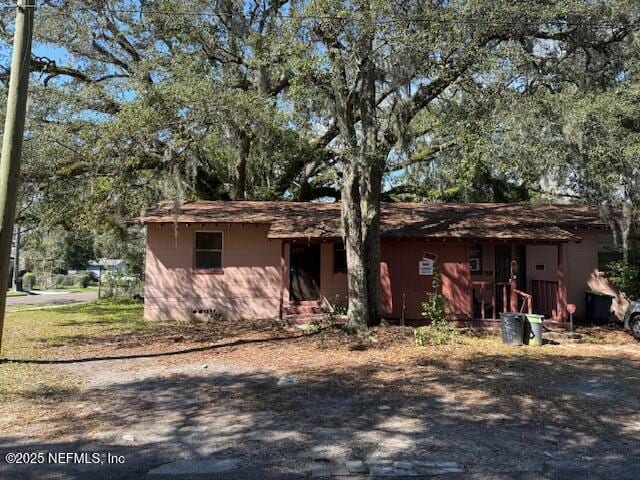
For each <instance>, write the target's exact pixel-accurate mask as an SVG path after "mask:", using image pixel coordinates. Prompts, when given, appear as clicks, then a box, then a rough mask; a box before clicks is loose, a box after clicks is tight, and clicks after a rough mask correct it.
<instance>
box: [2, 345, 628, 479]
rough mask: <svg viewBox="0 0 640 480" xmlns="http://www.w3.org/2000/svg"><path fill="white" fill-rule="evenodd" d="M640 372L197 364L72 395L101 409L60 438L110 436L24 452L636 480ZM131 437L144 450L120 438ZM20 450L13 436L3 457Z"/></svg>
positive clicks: (266, 466) (293, 468)
mask: <svg viewBox="0 0 640 480" xmlns="http://www.w3.org/2000/svg"><path fill="white" fill-rule="evenodd" d="M327 354H330V352H328V353H327ZM106 363H109V362H106ZM639 367H640V365H639V364H638V362H637V361H633V360H624V359H620V358H601V357H593V356H591V357H587V356H582V357H571V358H568V357H566V356H562V355H551V354H550V355H545V356H541V357H535V356H527V357H508V356H505V355H494V354H476V355H472V356H470V357H469V358H467V359H465V360H462V361H459V362H452V361H449V360H446V359H443V358H439V357H436V356H433V357H429V356H425V358H423V359H422V360H421V361H419V362H418V363H417V364H412V365H392V366H389V365H365V366H359V367H347V366H346V367H344V368H342V369H328V368H323V366H322V365H318V366H317V367H316V368H313V369H309V370H305V371H300V372H296V373H297V374H298V375H299V382H298V383H297V384H294V385H287V386H279V385H278V376H276V375H273V374H272V373H269V372H254V371H251V372H243V371H235V370H234V371H225V370H224V369H219V370H215V369H204V368H196V367H193V366H191V367H190V368H189V369H186V370H184V371H183V372H177V373H176V372H175V371H172V372H166V373H163V374H160V375H159V374H157V373H152V374H150V375H148V376H144V378H136V379H127V378H122V379H120V381H118V380H114V381H115V382H116V383H113V384H110V385H106V386H99V387H94V388H92V389H89V390H86V391H83V392H81V393H79V394H77V395H76V396H74V398H73V399H66V400H65V401H67V402H70V403H71V402H73V403H74V404H75V403H78V402H82V403H84V404H90V405H96V406H99V408H100V410H99V411H96V412H93V413H91V414H89V415H87V416H85V417H83V418H82V421H79V420H78V419H77V418H75V417H74V416H73V415H71V416H69V417H68V418H65V419H61V418H56V419H52V420H51V425H50V427H51V431H52V432H55V430H56V429H59V428H61V427H64V426H65V423H66V424H67V425H66V427H68V428H71V429H72V430H73V429H76V431H77V430H78V429H80V430H82V428H83V427H82V425H83V423H82V422H85V423H91V422H96V423H97V424H98V425H99V430H100V431H102V432H109V433H108V434H106V435H105V436H103V437H102V439H101V440H99V441H98V440H95V441H90V440H87V441H84V442H77V443H50V444H37V445H31V446H29V447H28V448H29V449H41V450H42V449H46V450H61V449H62V450H65V451H77V450H80V449H87V448H93V449H95V450H99V449H102V450H104V451H111V450H115V451H118V452H122V453H121V454H123V455H126V456H127V458H128V461H127V463H126V464H125V465H118V466H109V468H107V469H103V470H100V469H99V468H97V467H88V466H84V467H78V466H74V467H72V468H71V467H68V468H67V469H66V470H65V467H62V468H60V469H58V470H57V471H59V472H61V476H60V478H86V477H82V476H75V475H77V474H78V472H79V473H80V474H82V475H85V476H86V475H87V474H89V473H90V475H91V477H92V478H94V479H96V480H97V479H99V478H142V477H143V476H144V472H146V471H147V470H148V469H149V468H151V467H153V466H155V465H158V464H162V463H167V462H169V461H172V460H176V459H181V458H204V457H208V456H215V457H217V458H229V457H234V458H240V459H242V462H243V467H242V468H244V469H245V470H246V471H245V472H244V473H243V474H242V478H251V472H253V473H254V474H256V475H257V474H258V473H261V474H262V477H264V478H267V477H269V475H271V473H273V472H280V473H282V474H283V475H284V473H286V472H289V473H291V472H306V471H307V470H308V468H309V467H310V466H312V465H313V464H314V463H313V462H314V458H316V459H317V457H327V458H328V459H330V460H339V459H349V458H358V459H365V460H371V459H387V458H388V459H393V460H403V459H404V460H416V459H427V460H432V461H456V462H459V463H460V464H462V465H464V467H465V469H466V470H467V473H468V474H469V475H476V477H475V478H488V475H489V474H490V473H491V474H495V475H497V476H496V477H494V478H523V477H524V476H525V475H530V476H532V477H531V478H563V479H564V478H566V479H572V478H576V479H578V478H580V479H599V478H602V479H604V478H607V479H609V478H616V479H627V478H628V479H637V478H638V475H639V474H640V457H639V455H640V414H639V413H638V412H639V411H640V368H639ZM96 368H109V367H108V366H107V367H105V366H102V367H98V366H96ZM56 401H62V400H60V399H56ZM125 433H130V434H132V435H133V437H134V438H135V441H134V442H133V443H131V442H127V441H124V440H123V437H122V435H123V434H125ZM14 442H15V439H12V438H7V437H5V438H4V439H2V440H1V441H0V450H2V451H3V452H6V451H8V450H9V449H11V448H15V444H14ZM25 448H27V447H25ZM21 450H24V448H22V447H21ZM8 468H11V467H9V466H7V465H3V466H2V467H1V468H0V476H1V474H2V471H3V470H4V472H10V473H11V471H10V470H7V469H8ZM14 468H15V472H16V473H19V474H24V475H25V477H24V478H44V477H43V476H42V475H43V474H46V473H47V472H49V471H51V468H52V467H51V466H38V467H37V468H33V469H30V470H28V471H26V470H25V469H20V468H18V467H14ZM56 468H57V467H56ZM47 469H50V470H47ZM270 472H271V473H270ZM29 475H30V476H29ZM237 475H239V474H238V473H237V472H236V477H235V478H240V477H238V476H237ZM483 475H487V476H483ZM500 475H503V476H502V477H500ZM9 478H16V477H9ZM211 478H217V477H211ZM255 478H261V477H260V476H256V477H255ZM274 478H276V477H274ZM450 478H453V477H450ZM460 478H467V477H466V476H462V477H460ZM469 478H471V477H469Z"/></svg>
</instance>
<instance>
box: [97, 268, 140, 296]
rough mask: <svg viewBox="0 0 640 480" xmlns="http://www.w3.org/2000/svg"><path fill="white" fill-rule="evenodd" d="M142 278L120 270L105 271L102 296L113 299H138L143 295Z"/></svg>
mask: <svg viewBox="0 0 640 480" xmlns="http://www.w3.org/2000/svg"><path fill="white" fill-rule="evenodd" d="M143 290H144V287H143V282H142V279H141V278H139V277H133V276H130V275H125V274H123V273H120V272H108V273H107V272H104V273H103V276H102V296H103V297H104V298H112V299H136V298H140V297H142V293H143Z"/></svg>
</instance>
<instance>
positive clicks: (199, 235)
mask: <svg viewBox="0 0 640 480" xmlns="http://www.w3.org/2000/svg"><path fill="white" fill-rule="evenodd" d="M195 235H196V238H195V248H194V250H193V267H194V268H196V269H199V270H200V269H202V270H214V269H221V268H222V232H196V234H195Z"/></svg>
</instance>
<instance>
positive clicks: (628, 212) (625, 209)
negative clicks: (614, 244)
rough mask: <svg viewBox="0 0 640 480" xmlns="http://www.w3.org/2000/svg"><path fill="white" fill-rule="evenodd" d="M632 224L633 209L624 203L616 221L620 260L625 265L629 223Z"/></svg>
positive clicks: (626, 262)
mask: <svg viewBox="0 0 640 480" xmlns="http://www.w3.org/2000/svg"><path fill="white" fill-rule="evenodd" d="M632 224H633V209H632V208H631V205H629V204H628V203H625V204H623V205H622V218H621V220H620V221H619V222H618V225H619V228H620V240H621V243H622V260H623V262H624V264H625V265H629V250H630V242H629V237H630V236H631V225H632Z"/></svg>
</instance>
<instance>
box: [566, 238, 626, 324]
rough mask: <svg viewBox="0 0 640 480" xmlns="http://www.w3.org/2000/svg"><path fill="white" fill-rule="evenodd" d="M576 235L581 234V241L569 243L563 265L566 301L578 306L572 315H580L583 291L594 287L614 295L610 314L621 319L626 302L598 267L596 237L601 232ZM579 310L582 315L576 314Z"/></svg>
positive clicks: (583, 306) (582, 304) (583, 298)
mask: <svg viewBox="0 0 640 480" xmlns="http://www.w3.org/2000/svg"><path fill="white" fill-rule="evenodd" d="M578 235H580V236H581V237H582V242H580V243H573V244H570V246H569V248H568V252H567V254H568V262H567V267H566V270H567V274H568V275H567V277H568V278H569V279H571V281H570V282H569V281H568V282H567V291H568V298H569V302H570V303H575V304H576V306H577V307H578V312H577V314H576V315H575V317H577V318H578V319H581V318H583V317H584V309H585V295H584V292H585V290H595V291H599V292H603V293H609V294H610V295H612V296H613V297H614V299H613V304H612V310H613V313H614V314H615V315H616V316H617V317H618V318H620V319H622V318H623V317H624V312H625V311H626V309H627V306H628V305H629V302H628V300H627V299H626V298H625V297H624V296H623V295H621V294H620V291H619V290H618V289H617V288H615V287H614V286H613V285H611V283H610V282H609V281H608V280H607V279H606V278H604V277H603V276H602V273H601V272H600V271H599V270H598V238H599V237H600V236H601V235H602V233H601V232H597V231H581V232H579V233H578ZM572 299H573V300H572ZM581 310H582V314H580V311H581Z"/></svg>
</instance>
